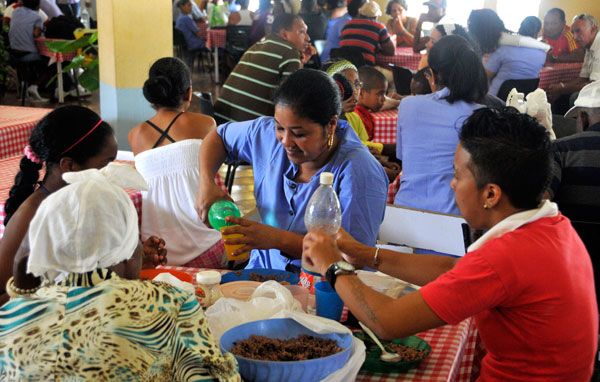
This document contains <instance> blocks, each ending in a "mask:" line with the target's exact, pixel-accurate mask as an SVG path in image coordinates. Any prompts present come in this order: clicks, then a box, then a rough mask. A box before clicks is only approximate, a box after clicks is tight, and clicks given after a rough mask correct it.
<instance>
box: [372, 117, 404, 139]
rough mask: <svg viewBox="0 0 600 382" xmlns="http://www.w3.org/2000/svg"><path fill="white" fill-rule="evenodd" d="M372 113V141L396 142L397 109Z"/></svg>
mask: <svg viewBox="0 0 600 382" xmlns="http://www.w3.org/2000/svg"><path fill="white" fill-rule="evenodd" d="M372 115H373V119H374V120H375V133H374V136H373V142H379V143H396V130H397V126H396V124H397V120H398V109H391V110H386V111H379V112H377V113H373V114H372Z"/></svg>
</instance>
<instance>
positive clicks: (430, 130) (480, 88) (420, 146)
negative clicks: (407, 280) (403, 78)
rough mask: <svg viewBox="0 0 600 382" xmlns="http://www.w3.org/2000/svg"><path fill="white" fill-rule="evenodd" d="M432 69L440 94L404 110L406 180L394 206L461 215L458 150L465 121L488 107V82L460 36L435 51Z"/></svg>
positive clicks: (401, 149) (406, 102)
mask: <svg viewBox="0 0 600 382" xmlns="http://www.w3.org/2000/svg"><path fill="white" fill-rule="evenodd" d="M429 67H430V68H431V70H432V72H433V74H434V79H435V85H436V88H437V91H436V92H435V93H432V94H427V95H422V96H415V97H408V98H405V99H403V100H402V102H401V103H400V107H399V108H398V133H397V140H396V156H397V157H398V158H401V159H402V176H401V177H400V182H401V183H400V190H399V191H398V193H397V194H396V199H395V200H394V204H396V205H400V206H405V207H412V208H419V209H424V210H429V211H436V212H443V213H450V214H457V215H458V214H460V212H459V211H458V208H457V207H456V203H455V201H454V191H452V189H450V181H451V180H452V174H453V172H454V171H453V168H452V163H453V158H454V150H455V149H456V145H457V144H458V133H459V132H460V127H461V126H462V124H463V122H464V120H465V119H466V118H467V117H469V116H470V115H471V113H472V112H473V110H475V109H478V108H480V107H482V106H481V105H480V104H479V103H483V101H484V97H485V94H486V92H487V78H486V75H485V70H484V69H483V65H482V64H481V59H480V58H479V56H478V55H477V53H476V52H475V51H474V50H473V48H472V46H471V45H470V44H469V42H467V40H465V39H464V38H462V37H460V36H458V35H449V36H444V37H442V38H441V39H440V40H439V41H438V42H437V43H436V44H435V45H433V46H432V47H431V51H430V52H429Z"/></svg>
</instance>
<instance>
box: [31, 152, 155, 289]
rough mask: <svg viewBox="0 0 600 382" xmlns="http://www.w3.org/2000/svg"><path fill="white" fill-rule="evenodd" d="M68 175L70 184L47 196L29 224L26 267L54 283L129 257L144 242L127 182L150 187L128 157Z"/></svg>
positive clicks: (34, 273)
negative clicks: (127, 189) (69, 275)
mask: <svg viewBox="0 0 600 382" xmlns="http://www.w3.org/2000/svg"><path fill="white" fill-rule="evenodd" d="M63 179H64V180H65V181H66V182H67V183H70V184H69V185H67V186H65V187H63V188H61V189H60V190H58V191H56V192H55V193H53V194H51V195H49V196H48V197H47V198H46V199H45V200H44V201H43V202H42V204H41V205H40V207H39V208H38V210H37V212H36V214H35V217H34V218H33V220H32V221H31V224H30V226H29V234H28V237H29V248H30V252H29V260H28V263H27V272H29V273H32V274H33V275H35V276H40V277H42V279H43V281H49V282H50V283H58V282H60V281H62V280H63V279H64V278H65V277H66V276H67V274H69V273H85V272H89V271H92V270H94V269H97V268H107V267H110V266H112V265H115V264H118V263H120V262H121V261H123V260H127V259H129V258H130V257H131V255H132V254H133V252H134V250H135V248H136V247H137V245H138V242H139V228H138V215H137V212H136V210H135V207H134V206H133V202H132V201H131V198H130V197H129V196H128V195H127V193H126V192H125V191H124V190H123V188H122V187H128V188H134V189H138V190H147V189H148V185H147V184H146V181H145V180H144V178H143V177H142V176H141V175H140V173H139V172H137V171H136V170H135V169H134V168H133V167H132V166H130V165H128V164H124V163H114V162H113V163H110V164H109V165H108V166H106V167H104V168H103V169H102V170H97V169H90V170H84V171H78V172H68V173H65V174H63Z"/></svg>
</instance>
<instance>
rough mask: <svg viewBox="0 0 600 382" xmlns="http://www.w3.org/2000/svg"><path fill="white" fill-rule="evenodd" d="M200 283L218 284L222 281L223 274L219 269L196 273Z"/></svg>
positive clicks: (197, 280)
mask: <svg viewBox="0 0 600 382" xmlns="http://www.w3.org/2000/svg"><path fill="white" fill-rule="evenodd" d="M196 282H197V283H198V284H204V285H206V284H218V283H220V282H221V274H220V273H219V272H217V271H203V272H198V273H196Z"/></svg>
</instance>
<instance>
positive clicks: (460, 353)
mask: <svg viewBox="0 0 600 382" xmlns="http://www.w3.org/2000/svg"><path fill="white" fill-rule="evenodd" d="M158 268H165V269H172V270H178V271H183V272H185V273H187V274H189V275H191V276H192V277H193V283H194V284H195V283H196V278H195V274H196V273H198V272H200V271H203V270H207V269H204V268H189V267H176V266H159V267H158ZM214 270H215V271H218V272H219V273H221V274H222V275H223V274H225V273H228V272H231V271H229V270H226V269H214ZM417 336H419V337H421V338H422V339H424V340H425V341H427V342H428V343H429V344H430V345H431V349H432V352H431V354H430V355H429V357H427V359H426V360H424V361H423V362H422V363H421V364H420V365H419V367H418V368H416V369H412V370H409V371H407V372H405V373H391V374H378V373H365V372H361V373H359V374H358V376H357V378H356V381H357V382H375V381H413V382H416V381H440V382H442V381H444V382H454V381H456V382H470V381H471V378H472V377H473V376H474V377H475V378H476V377H477V375H479V369H477V370H476V374H477V375H474V373H473V371H472V370H471V369H470V368H469V367H470V366H474V365H475V362H474V361H477V360H480V359H481V356H480V355H479V354H476V351H478V350H479V349H481V347H480V345H478V343H479V342H480V341H479V337H478V336H477V332H476V330H474V325H473V319H472V318H468V319H466V320H464V321H462V322H461V323H459V324H457V325H445V326H441V327H439V328H436V329H431V330H427V331H425V332H422V333H419V334H417ZM483 354H485V352H484V353H483Z"/></svg>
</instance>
